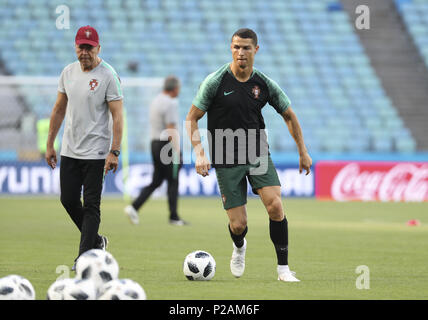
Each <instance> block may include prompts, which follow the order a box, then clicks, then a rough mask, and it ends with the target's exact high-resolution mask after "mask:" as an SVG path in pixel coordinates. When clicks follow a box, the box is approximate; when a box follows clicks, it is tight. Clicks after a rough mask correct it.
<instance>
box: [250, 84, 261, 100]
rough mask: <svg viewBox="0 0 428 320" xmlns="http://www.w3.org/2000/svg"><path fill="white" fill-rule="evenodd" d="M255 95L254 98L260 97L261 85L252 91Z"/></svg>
mask: <svg viewBox="0 0 428 320" xmlns="http://www.w3.org/2000/svg"><path fill="white" fill-rule="evenodd" d="M251 92H252V93H253V95H254V99H258V98H259V95H260V88H259V86H254V87H253V90H252V91H251Z"/></svg>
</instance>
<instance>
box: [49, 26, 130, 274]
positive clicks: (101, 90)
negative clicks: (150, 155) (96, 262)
mask: <svg viewBox="0 0 428 320" xmlns="http://www.w3.org/2000/svg"><path fill="white" fill-rule="evenodd" d="M75 42H76V43H75V50H76V56H77V59H78V61H75V62H73V63H71V64H69V65H68V66H66V67H65V68H64V70H63V71H62V73H61V77H60V79H59V84H58V96H57V100H56V102H55V105H54V107H53V110H52V114H51V118H50V125H49V134H48V141H47V150H46V161H47V163H48V164H49V166H50V167H51V168H52V169H54V168H55V167H56V164H57V157H56V152H55V149H54V146H53V143H54V140H55V137H56V135H57V134H58V131H59V129H60V127H61V124H62V122H63V120H64V118H65V126H64V135H63V139H62V146H61V161H60V169H61V170H60V185H61V203H62V205H63V206H64V208H65V209H66V211H67V213H68V214H69V215H70V217H71V219H72V220H73V222H74V223H75V224H76V226H77V228H78V229H79V231H80V232H81V237H80V246H79V254H78V257H79V256H80V255H81V254H82V253H84V252H85V251H87V250H90V249H93V248H99V249H104V250H105V249H106V247H107V238H106V237H105V236H100V235H99V234H98V229H99V225H100V202H101V191H102V186H103V181H104V175H105V174H107V172H108V171H109V170H113V172H116V169H117V167H118V159H119V154H120V144H121V140H122V126H123V113H122V110H123V105H122V100H123V95H122V89H121V84H120V79H119V77H118V75H117V73H116V71H115V70H114V69H113V68H112V67H111V66H110V65H109V64H108V63H106V62H105V61H103V60H102V59H101V58H100V57H98V54H99V52H100V44H99V38H98V33H97V31H96V30H95V29H94V28H93V27H91V26H85V27H81V28H80V29H79V30H78V31H77V34H76V40H75ZM110 114H111V116H112V117H111V118H112V122H113V125H112V126H110V125H109V122H110ZM111 128H113V133H112V132H111ZM82 187H83V204H82V202H81V200H80V198H81V194H82ZM76 260H77V258H76ZM74 267H75V265H74V266H73V269H74Z"/></svg>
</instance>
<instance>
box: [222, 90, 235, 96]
mask: <svg viewBox="0 0 428 320" xmlns="http://www.w3.org/2000/svg"><path fill="white" fill-rule="evenodd" d="M234 92H235V90H232V91H230V92H226V91H225V92H224V95H225V96H228V95H229V94H231V93H234Z"/></svg>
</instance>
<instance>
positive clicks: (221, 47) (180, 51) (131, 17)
mask: <svg viewBox="0 0 428 320" xmlns="http://www.w3.org/2000/svg"><path fill="white" fill-rule="evenodd" d="M12 2H13V4H14V5H13V6H12V5H10V3H12ZM421 3H422V1H421ZM62 4H63V1H59V0H54V1H47V0H37V1H35V0H34V1H32V0H14V1H9V0H0V7H1V8H2V9H1V10H0V39H1V46H0V48H1V49H0V55H1V60H2V62H3V64H4V66H5V68H6V70H7V71H8V73H9V74H13V75H34V76H40V75H43V76H59V74H60V72H61V70H62V68H63V67H64V66H65V65H66V64H68V63H70V62H72V61H74V60H75V55H74V48H73V43H74V35H75V32H76V30H77V28H78V27H80V26H82V25H87V24H90V25H92V26H94V27H95V28H96V29H97V30H99V34H100V37H101V39H100V40H101V46H102V49H101V50H102V52H101V55H100V56H101V57H102V58H103V59H105V60H106V61H107V62H109V63H110V64H111V65H112V66H114V67H115V69H116V71H117V72H118V74H119V75H120V76H121V77H164V76H167V75H169V74H176V75H177V76H178V77H180V78H181V80H182V83H183V86H182V94H181V96H180V107H181V109H180V112H181V114H180V116H181V118H182V119H183V120H184V117H185V115H186V113H187V111H188V108H189V107H190V105H191V101H192V99H193V97H194V95H195V94H196V92H197V89H198V86H199V84H200V82H201V81H202V80H203V79H204V78H205V77H206V76H207V75H208V74H209V73H210V72H213V71H215V70H216V69H217V68H219V67H220V66H221V65H223V64H224V63H226V62H227V61H230V60H231V56H230V51H229V43H230V36H231V35H232V33H233V32H234V31H236V30H237V29H238V28H240V27H244V26H245V27H250V28H253V29H254V30H255V31H256V32H257V33H258V35H259V38H260V50H259V53H258V55H257V57H256V67H257V68H258V69H260V70H261V71H263V72H264V73H266V74H267V75H268V76H270V77H271V78H272V79H275V80H276V81H277V82H278V83H279V85H280V86H281V87H282V88H283V89H284V91H285V92H286V93H287V94H288V95H289V97H290V99H291V101H292V105H293V107H294V109H295V110H296V112H297V114H298V116H299V119H300V121H301V124H302V127H303V130H304V135H305V139H306V142H307V144H308V146H309V148H310V150H311V152H338V153H341V152H342V153H343V152H344V153H346V152H413V151H415V149H416V144H415V142H414V139H413V137H412V134H411V132H410V130H409V129H408V128H406V126H405V125H404V123H403V121H402V119H401V118H400V116H399V114H398V113H397V111H396V108H395V107H394V106H393V104H392V102H391V100H390V99H389V97H388V96H387V94H386V93H385V91H384V89H383V88H382V85H381V83H380V81H379V79H378V77H377V76H376V74H375V72H374V69H373V68H372V66H371V64H370V61H369V57H368V56H367V55H366V53H365V52H364V49H363V47H362V45H361V44H360V41H359V38H358V36H357V35H356V33H355V32H354V30H353V28H352V24H351V22H350V21H349V18H348V15H347V14H346V12H345V11H344V10H343V8H342V6H341V4H340V2H337V1H331V0H308V1H300V0H289V1H282V0H272V1H246V0H236V1H233V2H230V1H227V0H217V1H196V0H184V1H182V0H164V1H160V0H146V1H144V2H142V1H137V0H127V1H116V0H106V1H101V0H92V1H91V2H90V5H88V4H87V3H86V2H85V1H82V0H74V1H73V2H69V3H67V6H69V8H70V14H71V20H70V21H71V24H70V29H69V30H58V29H56V28H55V20H56V18H57V17H58V14H56V13H55V8H56V7H57V6H58V5H62ZM88 6H89V7H90V8H88V9H86V8H87V7H88ZM425 7H426V6H425ZM426 8H428V7H426ZM406 10H407V9H406ZM426 16H427V17H428V15H426ZM418 21H419V20H418ZM421 23H422V22H421ZM423 23H425V25H424V26H425V29H424V31H421V30H422V29H423V28H420V29H418V28H416V29H415V30H414V32H416V33H418V32H419V34H420V35H423V34H424V35H428V33H424V32H425V31H426V30H428V28H427V24H428V20H426V21H424V22H423ZM427 39H428V38H426V39H425V41H427ZM421 41H422V40H421ZM426 54H427V59H428V51H426ZM19 90H20V94H21V95H22V97H23V98H24V100H25V104H26V105H27V106H28V107H29V108H30V109H31V110H33V112H34V113H35V114H36V115H37V118H41V117H45V116H46V115H47V114H49V112H50V110H51V108H52V105H53V102H54V100H55V93H54V92H52V93H50V94H49V93H46V94H42V95H41V94H40V92H39V91H38V90H35V89H34V88H32V87H26V86H21V87H20V88H19ZM136 90H137V89H136V88H134V89H131V88H127V89H126V90H125V91H124V94H125V106H126V108H127V111H128V119H129V137H130V138H129V143H130V147H129V148H130V150H134V151H135V153H134V154H137V153H138V152H146V151H147V150H148V142H147V141H146V140H144V136H148V135H146V134H144V132H142V130H144V128H147V126H148V123H147V119H146V118H147V117H146V116H145V115H146V107H147V104H148V103H149V102H148V101H143V100H141V98H140V95H138V94H137V93H136V92H135V91H136ZM264 116H265V120H266V123H267V125H268V128H270V129H271V131H272V134H270V135H269V141H270V145H271V148H272V150H276V151H279V152H290V151H295V150H296V149H295V144H294V141H293V140H292V139H291V137H288V134H287V132H286V129H285V127H284V124H283V120H282V118H281V117H278V116H277V115H276V113H275V111H274V110H273V108H270V107H265V109H264ZM284 136H287V138H286V139H284V138H283V137H284ZM403 137H404V139H403ZM403 141H404V143H403Z"/></svg>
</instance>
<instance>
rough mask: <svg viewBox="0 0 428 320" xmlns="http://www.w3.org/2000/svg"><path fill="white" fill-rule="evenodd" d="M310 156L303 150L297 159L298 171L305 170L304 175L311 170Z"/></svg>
mask: <svg viewBox="0 0 428 320" xmlns="http://www.w3.org/2000/svg"><path fill="white" fill-rule="evenodd" d="M311 166H312V158H311V157H310V156H309V153H307V152H305V153H303V154H301V155H300V159H299V173H302V171H303V170H306V175H308V174H309V173H310V172H311Z"/></svg>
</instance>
